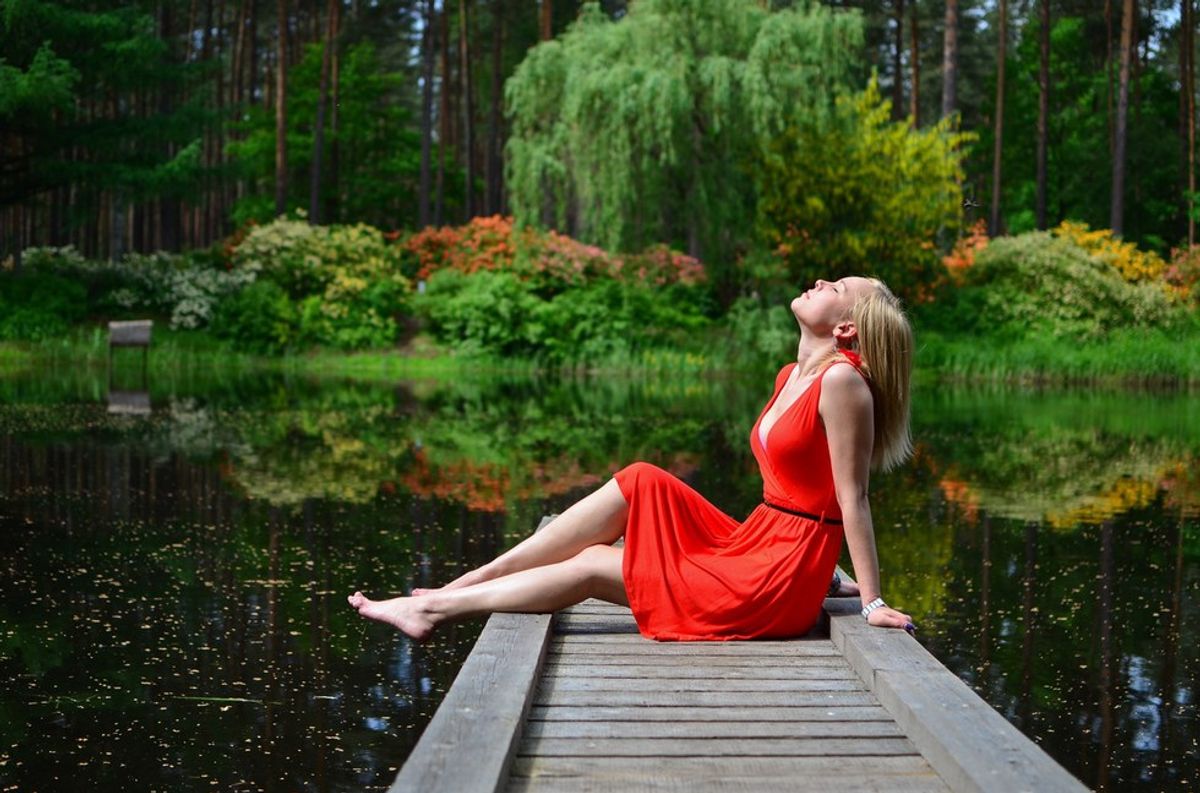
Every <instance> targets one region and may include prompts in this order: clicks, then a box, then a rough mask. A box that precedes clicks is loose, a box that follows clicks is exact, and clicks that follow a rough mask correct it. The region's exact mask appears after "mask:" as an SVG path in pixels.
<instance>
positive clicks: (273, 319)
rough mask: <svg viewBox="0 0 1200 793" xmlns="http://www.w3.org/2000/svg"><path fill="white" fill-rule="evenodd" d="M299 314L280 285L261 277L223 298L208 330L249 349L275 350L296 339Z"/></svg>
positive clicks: (279, 350) (254, 350)
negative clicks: (210, 328) (259, 279)
mask: <svg viewBox="0 0 1200 793" xmlns="http://www.w3.org/2000/svg"><path fill="white" fill-rule="evenodd" d="M298 330H299V317H298V316H297V312H296V307H295V306H294V305H292V301H291V300H289V299H288V296H287V293H286V292H284V291H283V289H282V287H280V286H279V285H278V284H276V283H274V282H273V281H267V280H261V281H255V282H254V283H252V284H250V285H249V286H247V287H246V288H245V289H243V290H241V291H240V292H236V293H234V294H232V295H230V296H229V297H228V298H227V299H225V300H224V301H223V302H222V303H221V304H220V305H219V306H218V307H217V310H216V314H215V315H214V317H213V321H212V332H213V334H214V335H216V336H217V337H218V338H222V339H227V340H230V341H235V342H237V343H238V345H239V346H241V347H245V348H246V349H249V350H251V351H253V352H264V353H278V352H283V351H284V350H285V349H287V348H288V347H289V346H291V345H292V344H293V343H294V342H295V341H296V338H297V335H298Z"/></svg>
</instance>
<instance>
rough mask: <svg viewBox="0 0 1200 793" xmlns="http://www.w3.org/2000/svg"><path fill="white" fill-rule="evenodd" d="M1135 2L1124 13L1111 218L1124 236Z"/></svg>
mask: <svg viewBox="0 0 1200 793" xmlns="http://www.w3.org/2000/svg"><path fill="white" fill-rule="evenodd" d="M1132 48H1133V0H1125V2H1124V5H1123V8H1122V10H1121V74H1120V78H1119V80H1120V82H1119V84H1118V88H1117V118H1116V131H1115V133H1114V135H1113V161H1112V214H1111V216H1110V218H1109V225H1110V226H1111V227H1112V231H1113V234H1115V235H1117V236H1121V234H1122V233H1123V232H1124V226H1125V132H1126V129H1125V122H1126V117H1127V116H1128V114H1129V62H1130V60H1131V59H1132V57H1133V52H1132Z"/></svg>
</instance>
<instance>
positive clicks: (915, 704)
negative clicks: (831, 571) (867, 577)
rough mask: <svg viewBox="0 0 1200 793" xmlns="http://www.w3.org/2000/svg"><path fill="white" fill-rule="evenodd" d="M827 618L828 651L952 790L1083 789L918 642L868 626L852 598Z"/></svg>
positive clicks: (829, 603)
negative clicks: (833, 651)
mask: <svg viewBox="0 0 1200 793" xmlns="http://www.w3.org/2000/svg"><path fill="white" fill-rule="evenodd" d="M842 575H843V577H844V578H845V577H846V576H845V574H844V573H843V574H842ZM825 613H826V614H827V615H828V617H829V636H830V638H831V639H832V640H833V643H834V646H835V647H837V648H838V649H839V650H840V651H841V652H842V655H843V656H844V657H845V658H846V660H847V661H848V662H849V664H850V667H851V668H852V669H853V670H854V672H855V673H856V674H857V675H858V676H859V677H860V678H861V679H862V681H863V683H864V684H865V685H866V686H867V688H868V689H870V690H871V692H872V693H874V694H875V696H876V698H877V699H878V700H879V703H880V704H881V705H882V706H883V707H884V709H886V710H887V711H888V712H889V713H890V714H891V715H892V718H894V719H895V720H896V723H897V724H898V725H899V726H900V729H901V730H902V731H903V732H904V733H905V734H906V735H907V736H908V739H909V740H910V741H912V743H913V745H914V746H916V747H917V750H918V751H919V752H920V753H921V754H922V755H923V756H924V757H925V759H926V761H928V763H929V764H930V765H931V766H932V767H933V769H934V770H935V771H937V773H938V775H939V776H941V777H942V780H943V781H944V782H945V783H946V785H947V786H948V787H949V788H950V789H951V790H955V791H980V792H981V793H1019V791H1031V792H1033V791H1036V793H1059V792H1060V791H1061V792H1062V793H1066V792H1067V791H1070V793H1077V792H1079V791H1086V790H1087V788H1086V787H1085V786H1084V785H1083V783H1081V782H1080V781H1079V780H1078V779H1076V778H1075V777H1074V776H1072V775H1071V774H1070V773H1069V772H1068V771H1067V770H1066V769H1065V768H1063V767H1062V766H1060V765H1059V764H1058V763H1057V762H1055V761H1054V759H1053V758H1051V757H1050V755H1048V754H1046V752H1045V751H1044V750H1043V749H1042V748H1041V747H1040V746H1038V745H1037V744H1036V743H1034V742H1033V741H1031V740H1030V739H1029V738H1027V737H1026V736H1025V735H1024V734H1022V733H1021V731H1020V730H1018V729H1017V728H1016V727H1014V726H1013V725H1012V724H1010V723H1009V721H1008V720H1007V719H1005V718H1004V717H1003V716H1001V715H1000V714H999V713H998V712H996V710H995V709H994V708H993V707H992V706H991V705H989V704H988V703H987V702H985V701H984V700H983V698H982V697H980V696H979V695H978V694H976V693H975V692H974V691H972V690H971V688H970V687H969V686H967V684H966V683H964V682H963V681H962V680H960V679H959V678H958V676H957V675H955V674H954V673H953V672H951V671H950V670H949V669H947V668H946V667H945V666H944V665H943V664H942V663H941V662H940V661H938V660H937V659H936V658H934V657H933V655H932V654H930V652H929V651H928V650H926V649H925V648H924V647H922V646H921V644H920V643H919V642H917V640H916V639H914V638H913V637H911V636H909V635H908V634H907V633H905V632H904V631H899V630H880V629H879V628H872V627H871V626H870V625H868V624H867V623H866V621H865V620H863V618H862V615H861V613H860V603H859V601H858V598H828V599H826V600H825Z"/></svg>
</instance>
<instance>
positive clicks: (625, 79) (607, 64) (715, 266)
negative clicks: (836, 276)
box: [506, 0, 863, 293]
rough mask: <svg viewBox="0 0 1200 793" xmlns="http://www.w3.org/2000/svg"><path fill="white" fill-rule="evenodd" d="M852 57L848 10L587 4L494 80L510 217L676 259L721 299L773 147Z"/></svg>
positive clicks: (806, 115)
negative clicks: (614, 12) (506, 133)
mask: <svg viewBox="0 0 1200 793" xmlns="http://www.w3.org/2000/svg"><path fill="white" fill-rule="evenodd" d="M862 50H863V34H862V21H861V18H860V16H859V15H858V13H857V12H852V11H835V10H833V9H829V8H824V7H822V6H819V5H817V4H815V3H811V4H810V3H801V4H799V5H798V6H797V7H794V8H789V9H785V10H781V11H774V12H770V11H767V10H764V9H763V8H761V7H760V5H759V4H758V3H756V2H752V0H639V2H637V3H631V4H630V9H629V13H628V14H627V15H626V16H625V17H623V18H622V19H620V20H618V21H612V20H610V19H609V18H608V17H606V16H605V15H604V14H603V13H602V12H601V11H600V9H599V6H598V5H596V4H594V3H593V4H589V5H587V6H585V7H584V9H583V11H582V13H581V14H580V17H579V19H578V20H577V21H576V22H575V23H574V24H573V25H572V27H571V28H570V29H569V30H568V31H567V32H566V33H565V34H564V35H562V36H561V37H559V38H558V39H557V40H554V41H548V42H544V43H542V44H540V45H538V46H537V47H536V48H534V49H533V50H532V51H531V52H530V54H529V55H528V57H527V58H526V59H525V61H524V62H523V63H522V64H521V65H520V66H519V67H518V69H517V71H516V73H515V74H514V75H513V77H512V78H511V79H510V80H509V81H508V85H507V87H506V100H507V104H508V112H509V114H510V116H511V119H512V134H511V136H510V138H509V143H508V157H507V169H508V173H507V174H506V180H507V184H508V186H509V190H510V199H511V203H512V207H513V211H514V214H515V215H516V217H517V219H518V221H519V222H521V223H536V224H540V225H546V226H553V227H555V228H557V229H559V230H562V231H565V232H566V233H569V234H571V235H573V236H576V237H579V238H581V239H584V240H588V241H590V242H594V243H596V244H598V245H602V246H604V247H606V248H609V249H612V250H625V251H628V250H636V249H640V248H642V247H645V246H646V245H648V244H651V243H655V242H668V243H670V244H672V245H674V246H676V247H681V248H685V249H686V250H687V251H688V252H689V253H690V254H692V255H694V256H698V257H701V258H703V259H704V260H705V262H706V263H707V264H708V266H709V272H710V274H711V275H712V276H713V278H714V280H715V281H716V282H717V286H718V288H719V289H721V291H724V292H726V293H728V287H730V286H732V284H731V281H732V279H733V277H734V273H733V267H732V264H733V262H734V261H736V260H737V259H738V258H739V257H740V256H741V255H742V254H743V253H745V252H746V251H747V250H748V249H750V248H751V247H752V246H753V245H754V244H755V242H756V237H755V234H756V212H757V204H758V198H757V196H758V192H759V191H758V181H759V179H760V174H761V173H764V172H765V171H764V167H765V166H767V165H770V164H774V166H775V167H774V168H773V169H771V170H772V172H778V170H779V166H780V165H781V163H779V162H778V159H779V158H780V157H781V156H783V155H782V154H781V152H782V149H781V148H780V147H779V146H777V145H775V144H774V141H776V140H777V139H778V138H779V137H780V136H781V135H784V134H785V133H789V131H790V132H791V133H792V134H794V131H795V130H796V129H797V128H808V127H816V128H823V127H825V126H827V125H828V123H829V121H830V119H831V118H832V116H833V114H834V110H835V106H836V104H837V100H838V98H839V97H842V96H847V95H849V94H851V93H853V91H854V85H855V83H860V84H861V81H862V77H863V74H862V67H861V64H860V63H859V61H858V53H860V52H862ZM789 153H790V152H789Z"/></svg>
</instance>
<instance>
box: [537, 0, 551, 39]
mask: <svg viewBox="0 0 1200 793" xmlns="http://www.w3.org/2000/svg"><path fill="white" fill-rule="evenodd" d="M538 37H539V38H540V39H541V40H542V41H548V40H550V39H552V38H554V0H542V4H541V25H540V26H539V30H538Z"/></svg>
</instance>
